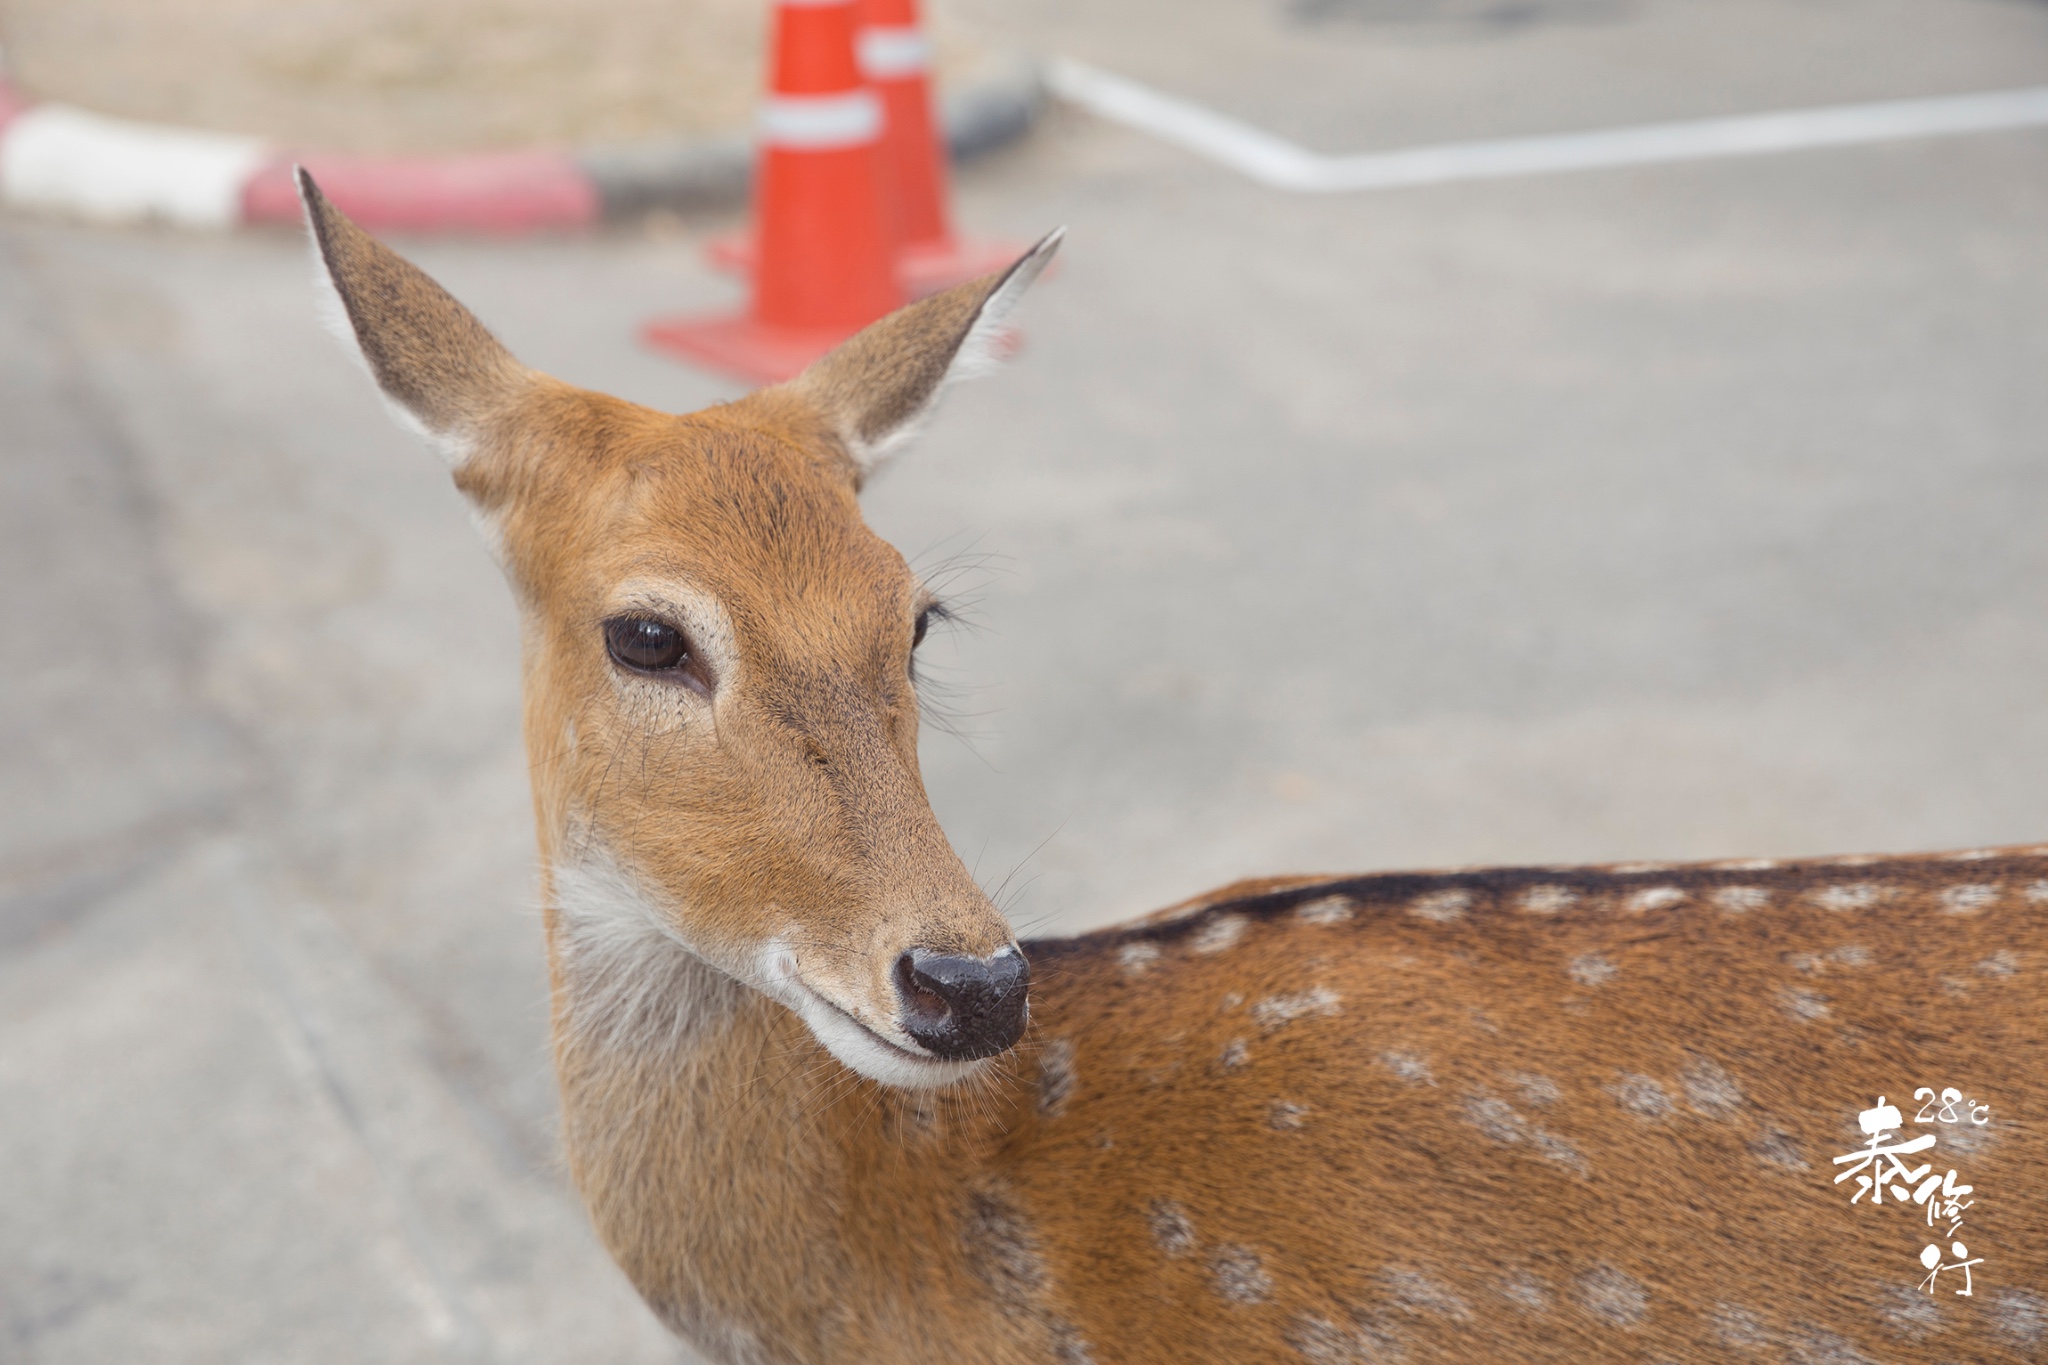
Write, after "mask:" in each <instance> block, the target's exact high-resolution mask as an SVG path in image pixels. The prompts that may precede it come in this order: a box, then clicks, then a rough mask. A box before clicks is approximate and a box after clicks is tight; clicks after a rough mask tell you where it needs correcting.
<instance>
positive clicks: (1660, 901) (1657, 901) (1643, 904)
mask: <svg viewBox="0 0 2048 1365" xmlns="http://www.w3.org/2000/svg"><path fill="white" fill-rule="evenodd" d="M1684 899H1685V891H1684V889H1683V888H1682V887H1676V886H1646V887H1644V888H1643V889H1642V890H1640V891H1638V892H1636V893H1635V894H1634V895H1632V896H1630V897H1629V898H1628V900H1627V901H1626V902H1625V908H1626V909H1627V910H1628V912H1629V913H1630V914H1633V915H1640V914H1644V913H1646V912H1648V911H1651V910H1668V909H1670V908H1671V907H1672V906H1674V905H1676V904H1678V903H1679V902H1680V901H1682V900H1684Z"/></svg>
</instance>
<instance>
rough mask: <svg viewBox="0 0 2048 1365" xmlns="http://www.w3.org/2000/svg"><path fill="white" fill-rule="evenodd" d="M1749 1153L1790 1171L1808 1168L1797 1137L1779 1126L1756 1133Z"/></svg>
mask: <svg viewBox="0 0 2048 1365" xmlns="http://www.w3.org/2000/svg"><path fill="white" fill-rule="evenodd" d="M1859 1136H1860V1134H1859ZM1749 1153H1750V1155H1751V1156H1753V1157H1755V1158H1756V1159H1757V1160H1758V1161H1762V1162H1766V1163H1768V1164H1769V1165H1772V1166H1783V1167H1784V1168H1785V1169H1787V1170H1790V1171H1804V1170H1807V1169H1809V1168H1808V1166H1807V1162H1806V1157H1805V1156H1804V1155H1803V1154H1802V1153H1801V1152H1800V1150H1799V1141H1798V1139H1797V1138H1795V1137H1793V1136H1792V1135H1791V1134H1790V1133H1788V1132H1785V1131H1784V1130H1783V1129H1780V1128H1767V1129H1765V1130H1764V1131H1763V1132H1762V1133H1760V1134H1758V1135H1757V1139H1756V1141H1754V1142H1752V1143H1750V1144H1749Z"/></svg>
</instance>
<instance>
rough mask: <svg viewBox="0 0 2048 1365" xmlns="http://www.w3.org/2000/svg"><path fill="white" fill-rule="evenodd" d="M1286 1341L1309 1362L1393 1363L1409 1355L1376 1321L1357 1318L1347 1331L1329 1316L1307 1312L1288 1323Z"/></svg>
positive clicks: (1340, 1364) (1331, 1364) (1342, 1364)
mask: <svg viewBox="0 0 2048 1365" xmlns="http://www.w3.org/2000/svg"><path fill="white" fill-rule="evenodd" d="M1287 1344H1288V1345H1289V1346H1292V1347H1293V1348H1294V1349H1295V1351H1296V1352H1297V1353H1298V1354H1299V1355H1300V1356H1301V1357H1302V1359H1304V1360H1306V1361H1308V1362H1309V1365H1392V1363H1393V1362H1395V1361H1398V1360H1400V1359H1402V1358H1403V1356H1404V1355H1405V1354H1406V1353H1405V1352H1404V1351H1403V1350H1402V1349H1401V1345H1400V1343H1399V1342H1397V1341H1396V1340H1394V1337H1393V1335H1392V1333H1390V1332H1388V1331H1387V1329H1386V1328H1385V1327H1383V1326H1381V1325H1380V1324H1379V1323H1377V1322H1373V1321H1370V1320H1368V1319H1363V1318H1360V1319H1355V1320H1354V1324H1353V1327H1352V1329H1351V1330H1349V1331H1347V1330H1345V1329H1344V1328H1341V1327H1339V1326H1338V1325H1337V1324H1336V1323H1334V1322H1331V1321H1330V1320H1329V1319H1328V1318H1324V1317H1316V1316H1314V1315H1313V1314H1306V1313H1305V1314H1303V1315H1302V1316H1300V1317H1298V1318H1296V1319H1295V1320H1294V1321H1293V1322H1292V1323H1290V1324H1288V1327H1287Z"/></svg>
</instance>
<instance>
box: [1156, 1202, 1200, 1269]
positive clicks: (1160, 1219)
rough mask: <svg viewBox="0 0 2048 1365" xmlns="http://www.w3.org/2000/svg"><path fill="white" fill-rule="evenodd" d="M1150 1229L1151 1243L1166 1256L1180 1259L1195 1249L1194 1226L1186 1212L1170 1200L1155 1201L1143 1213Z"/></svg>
mask: <svg viewBox="0 0 2048 1365" xmlns="http://www.w3.org/2000/svg"><path fill="white" fill-rule="evenodd" d="M1145 1221H1146V1223H1147V1224H1149V1225H1150V1227H1151V1229H1152V1242H1153V1245H1155V1246H1157V1247H1158V1248H1159V1249H1160V1250H1161V1251H1163V1252H1165V1253H1166V1254H1167V1255H1168V1256H1172V1257H1176V1258H1178V1257H1181V1256H1185V1255H1187V1254H1188V1253H1189V1252H1190V1251H1193V1250H1194V1249H1195V1224H1194V1221H1193V1220H1192V1219H1190V1218H1189V1217H1188V1211H1187V1210H1186V1209H1184V1208H1182V1207H1181V1206H1180V1205H1179V1204H1176V1203H1175V1202H1174V1201H1173V1200H1171V1199H1155V1200H1153V1201H1152V1204H1151V1207H1150V1208H1148V1209H1147V1210H1146V1211H1145Z"/></svg>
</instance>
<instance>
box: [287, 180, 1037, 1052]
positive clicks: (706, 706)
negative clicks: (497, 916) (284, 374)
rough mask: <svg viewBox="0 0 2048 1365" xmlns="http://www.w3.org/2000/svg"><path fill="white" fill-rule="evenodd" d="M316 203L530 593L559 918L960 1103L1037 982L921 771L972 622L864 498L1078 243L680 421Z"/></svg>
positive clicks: (394, 373) (315, 193) (938, 298)
mask: <svg viewBox="0 0 2048 1365" xmlns="http://www.w3.org/2000/svg"><path fill="white" fill-rule="evenodd" d="M298 183H299V190H300V194H301V196H302V198H303V199H304V202H305V208H306V215H307V219H308V222H309V224H310V226H311V229H312V235H313V240H314V245H315V247H316V249H317V251H318V255H319V258H320V262H321V267H322V269H321V278H322V280H323V281H325V282H329V283H331V284H332V286H333V291H334V294H335V295H336V296H338V301H339V305H340V311H339V314H338V316H337V319H336V320H337V321H338V322H340V323H341V324H343V325H342V327H341V330H343V332H344V334H345V335H346V337H347V338H348V339H349V340H351V341H352V343H353V344H354V345H355V346H357V347H358V348H359V349H360V352H361V355H362V357H363V359H364V360H365V362H367V364H368V367H369V370H370V374H371V376H372V378H374V379H375V381H376V383H377V386H378V388H379V389H380V390H381V391H382V393H383V395H384V397H385V398H386V399H387V400H388V402H389V404H390V406H391V407H392V409H393V410H394V412H395V413H396V415H397V416H398V417H399V419H400V420H401V421H402V422H404V423H405V424H406V425H408V426H411V427H413V428H415V429H417V430H419V431H420V432H422V433H423V434H424V435H425V436H426V437H427V438H428V439H429V440H430V441H431V442H432V443H433V444H434V445H436V446H437V447H438V448H439V449H440V450H441V451H442V452H443V454H444V455H445V457H446V458H447V460H448V461H449V463H450V465H451V466H452V468H453V471H454V477H455V483H456V486H457V487H458V488H460V489H461V490H462V492H463V493H464V494H465V495H467V497H468V498H469V500H470V502H471V504H472V505H473V507H474V509H475V512H476V516H477V519H478V521H479V523H480V524H481V525H482V527H483V528H484V531H485V534H486V536H487V538H488V539H489V540H490V542H491V545H492V548H493V550H494V552H495V553H496V554H497V556H498V558H499V560H500V562H501V564H502V565H503V567H504V570H505V573H506V576H507V578H508V579H509V581H510V582H511V584H512V587H513V591H514V593H515V595H516V597H517V599H518V603H519V607H520V611H521V613H522V617H523V622H524V678H525V727H526V742H527V750H528V756H529V759H530V761H531V765H532V772H533V783H534V800H535V809H536V815H537V821H538V825H539V832H540V850H541V859H542V868H543V883H544V890H545V894H546V896H547V898H548V902H549V907H550V914H551V915H564V914H577V913H580V914H585V915H591V916H594V917H595V918H596V919H597V920H599V921H602V923H600V925H599V929H598V931H599V932H612V933H617V934H627V935H631V934H652V935H655V936H658V937H659V938H660V939H662V940H665V941H666V942H667V943H668V944H669V945H671V946H673V947H676V948H679V949H681V950H682V951H684V952H686V953H687V954H688V955H689V956H690V957H691V958H693V959H695V960H696V961H698V962H701V963H703V964H708V965H709V966H710V967H711V968H714V969H715V970H716V971H717V972H718V973H721V974H723V976H724V977H727V978H730V979H731V981H733V982H737V983H739V984H740V985H741V986H743V987H748V988H752V989H753V990H756V991H759V992H762V993H764V994H766V995H767V996H769V997H771V998H773V999H775V1000H777V1001H780V1002H781V1003H782V1004H784V1005H786V1006H788V1007H789V1008H790V1009H792V1010H794V1011H796V1012H797V1013H798V1014H799V1015H800V1016H801V1017H802V1018H803V1020H804V1021H805V1022H806V1023H807V1024H808V1025H809V1027H810V1029H811V1031H812V1033H814V1034H815V1035H816V1037H817V1039H818V1041H819V1042H821V1043H822V1044H823V1045H824V1046H825V1047H827V1048H829V1049H830V1050H831V1052H832V1053H833V1054H834V1055H835V1056H836V1057H838V1058H839V1060H840V1061H842V1062H844V1063H845V1064H846V1065H847V1066H849V1067H852V1068H854V1069H855V1070H856V1071H859V1072H861V1073H863V1074H865V1075H867V1076H870V1077H873V1078H874V1079H876V1080H880V1081H884V1082H887V1083H891V1084H895V1085H902V1086H913V1087H917V1086H933V1085H941V1084H945V1083H948V1082H951V1081H954V1080H957V1079H959V1078H960V1077H962V1076H963V1075H965V1074H967V1073H968V1072H970V1071H972V1070H973V1069H974V1068H975V1067H976V1066H978V1065H979V1064H980V1061H981V1060H982V1059H985V1058H987V1057H990V1056H993V1055H995V1054H997V1053H999V1052H1002V1051H1003V1050H1004V1049H1006V1048H1008V1047H1009V1046H1011V1044H1013V1043H1015V1042H1016V1041H1017V1039H1018V1037H1019V1036H1020V1035H1021V1033H1022V1032H1023V1029H1024V1025H1025V1022H1026V1011H1027V1004H1026V997H1027V979H1028V968H1027V966H1026V963H1025V960H1024V958H1023V955H1022V954H1021V952H1020V951H1019V950H1018V947H1017V944H1016V941H1015V939H1014V937H1013V936H1012V934H1011V932H1010V928H1009V925H1008V924H1007V923H1006V922H1005V920H1004V919H1003V917H1002V915H1001V914H1000V913H998V912H997V910H996V908H995V907H994V906H993V905H992V904H990V902H989V899H988V897H987V896H986V895H985V894H984V893H983V892H982V890H981V888H980V887H979V886H977V885H976V883H975V881H974V879H973V877H972V876H970V875H969V874H968V871H967V869H966V868H965V867H964V866H963V865H962V864H961V862H960V859H959V858H958V857H957V856H956V855H955V854H954V852H953V850H952V848H951V847H950V846H949V845H948V843H947V841H946V838H945V835H944V834H943V833H942V832H941V831H940V828H939V824H938V821H937V820H936V819H935V818H934V817H933V815H932V812H931V808H930V805H929V803H928V801H927V799H926V796H925V791H924V784H923V781H922V779H921V777H920V775H919V772H918V761H917V731H918V697H917V690H916V682H915V673H914V663H913V661H914V658H915V654H916V650H917V647H918V644H919V643H920V642H921V641H922V639H923V638H924V634H925V630H926V627H927V625H928V624H929V623H930V622H931V621H932V620H933V619H934V618H935V617H937V616H938V615H940V614H942V613H943V611H944V607H943V605H942V604H940V603H939V602H938V601H937V600H936V599H935V598H934V596H933V595H932V593H931V592H930V591H929V590H928V589H926V588H925V586H924V585H923V584H922V583H920V582H919V580H918V578H917V576H916V575H915V574H913V573H912V572H911V570H910V569H909V567H908V566H907V565H906V564H905V563H904V561H903V558H902V556H901V555H899V554H898V553H897V552H896V551H895V549H893V548H892V547H891V546H889V545H888V544H886V543H885V542H884V541H883V540H882V539H881V538H880V537H879V536H877V535H876V534H875V533H874V532H873V531H872V530H870V529H869V528H868V526H867V525H866V523H865V522H864V521H863V520H862V518H861V513H860V506H859V503H858V500H857V494H858V492H859V490H860V487H861V485H862V483H863V481H864V480H865V479H866V478H867V477H868V475H869V474H871V473H872V472H873V470H874V469H875V467H876V464H877V462H878V461H880V460H881V459H882V458H884V457H885V456H886V455H887V454H888V453H890V452H891V451H892V450H893V449H894V448H895V447H896V446H897V445H898V444H900V443H901V442H902V441H903V440H904V439H905V438H906V437H907V436H908V435H909V434H910V432H911V431H912V429H913V428H914V427H915V426H916V425H917V423H918V421H919V420H920V419H921V418H922V417H923V416H924V415H925V414H926V413H927V412H928V411H929V410H930V408H931V406H932V404H933V402H934V400H935V399H936V398H937V396H938V394H939V391H940V390H941V389H942V388H944V387H945V385H946V384H947V383H948V382H949V381H950V380H952V379H954V378H958V377H960V376H962V375H963V374H966V373H969V372H971V371H973V370H975V369H977V368H979V367H981V366H982V365H984V364H986V363H987V362H988V360H989V359H990V353H991V350H992V349H993V346H994V344H995V343H996V342H997V341H998V340H999V338H1000V335H1001V332H1000V329H1001V325H1002V319H1003V317H1004V315H1005V314H1006V313H1008V311H1009V310H1010V308H1011V307H1012V306H1013V305H1014V304H1015V302H1016V301H1017V299H1018V297H1019V296H1020V295H1021V294H1022V293H1023V291H1024V289H1025V288H1026V287H1027V286H1028V285H1029V284H1030V283H1031V281H1032V280H1033V279H1034V278H1035V277H1036V276H1037V275H1038V273H1039V271H1040V270H1041V269H1042V268H1043V267H1044V265H1045V263H1046V261H1047V260H1048V259H1050V257H1051V255H1052V253H1053V251H1054V250H1055V248H1056V247H1057V246H1058V243H1059V236H1060V234H1058V233H1054V234H1053V235H1051V236H1049V237H1047V238H1046V239H1045V240H1044V241H1043V242H1041V243H1039V245H1038V246H1037V247H1035V248H1034V249H1033V250H1032V251H1031V252H1030V253H1029V254H1027V255H1026V256H1024V257H1023V258H1022V259H1021V260H1019V261H1018V262H1017V263H1016V264H1015V265H1013V266H1012V267H1010V269H1009V270H1007V271H1005V272H1003V273H1001V274H999V275H994V276H991V277H989V278H987V279H983V280H979V281H976V282H974V283H970V284H965V285H961V286H959V287H958V288H955V289H951V290H948V291H946V292H945V293H942V294H938V295H935V296H933V297H931V298H928V299H925V300H923V301H921V302H919V303H916V304H913V305H911V306H910V307H907V308H905V309H903V310H902V311H900V312H898V313H895V314H893V315H891V316H890V317H887V318H884V319H883V320H882V321H880V322H878V323H876V324H875V325H873V326H872V327H869V328H868V329H867V330H866V331H864V332H861V333H860V334H859V335H857V336H855V337H854V338H852V339H851V340H850V341H848V342H846V343H845V344H844V345H842V346H840V347H839V348H838V349H837V350H835V351H833V352H832V353H831V354H829V355H827V356H825V357H824V358H823V359H822V360H820V361H818V362H817V363H816V364H815V365H813V366H812V367H811V368H810V369H809V370H807V371H805V372H804V373H803V374H802V375H800V376H799V377H798V378H796V379H795V380H793V381H791V382H789V383H787V384H782V385H778V386H775V387H773V388H768V389H764V390H762V391H760V392H758V393H755V394H753V395H752V396H750V397H748V398H745V399H743V400H741V401H739V402H735V403H729V404H723V405H720V406H716V407H713V408H709V409H706V410H705V411H702V412H698V413H693V414H690V415H687V416H674V415H671V414H668V413H662V412H655V411H652V410H650V409H647V408H643V407H639V406H636V405H634V404H631V403H626V402H622V401H620V400H618V399H615V398H609V397H606V396H604V395H601V394H596V393H591V392H588V391H585V390H582V389H577V388H574V387H571V386H569V385H566V384H563V383H560V382H558V381H556V380H553V379H550V378H548V377H546V376H544V375H541V374H538V373H536V372H535V371H532V370H529V369H527V368H526V367H525V366H523V365H521V364H520V363H519V362H518V361H516V360H515V359H513V357H512V356H511V355H510V353H508V352H507V351H506V350H505V349H504V348H503V347H502V346H500V345H499V344H498V342H497V341H496V340H495V339H493V338H492V336H491V335H490V333H489V332H487V331H486V330H485V329H484V328H483V326H482V325H481V324H480V323H479V322H477V320H476V319H475V318H474V317H473V316H471V315H470V313H469V312H468V311H467V310H466V309H464V308H463V307H462V305H461V304H459V303H457V302H456V301H455V300H454V299H453V298H451V297H449V295H448V294H447V293H446V292H444V291H443V290H442V289H441V288H440V287H439V286H438V285H436V284H435V283H434V282H433V281H432V280H431V279H429V278H428V277H427V276H426V275H425V274H423V273H422V272H421V271H419V270H418V269H417V268H415V267H414V266H412V265H411V264H409V263H408V262H406V261H404V260H403V259H401V258H400V257H399V256H397V255H396V254H394V253H393V252H391V251H390V250H388V249H387V248H385V247H383V246H382V245H380V244H378V243H377V242H376V241H374V240H372V239H371V238H370V237H369V236H368V235H367V234H365V233H364V232H363V231H362V230H361V229H359V228H358V227H356V226H355V225H354V224H353V223H351V222H350V221H349V220H348V219H347V218H345V217H343V216H342V215H341V214H340V213H339V212H337V211H336V210H335V209H334V208H333V207H332V206H331V205H330V204H328V203H327V201H326V200H325V199H324V198H323V197H322V196H321V194H320V191H319V189H318V188H317V187H316V186H315V185H314V183H313V181H312V179H311V177H309V176H307V175H306V174H305V173H304V172H303V171H301V172H299V175H298ZM606 925H609V926H610V927H609V929H606V928H605V926H606ZM558 965H559V964H558Z"/></svg>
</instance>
